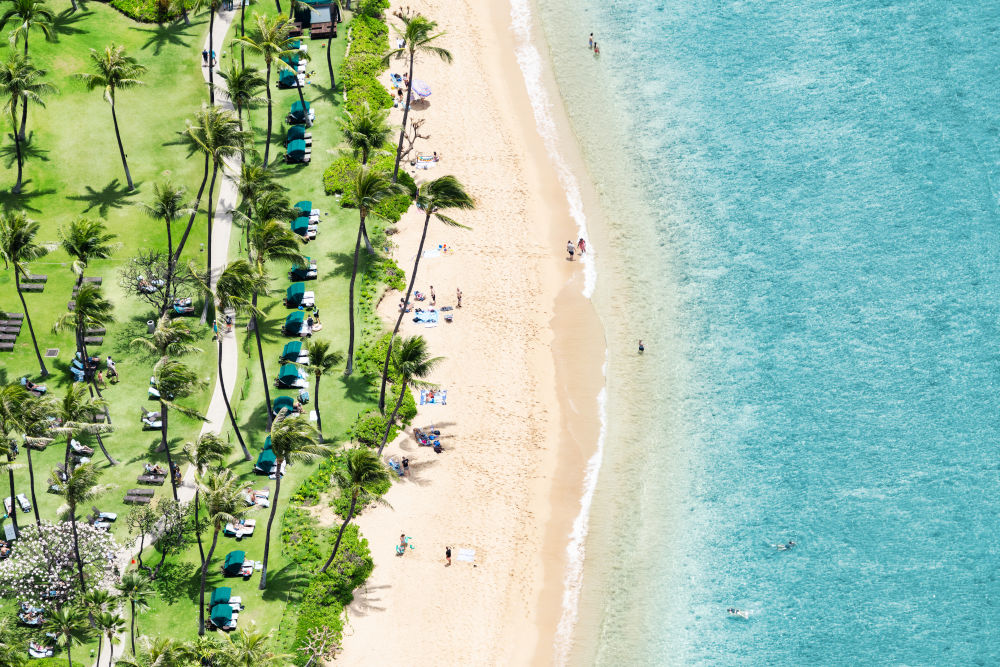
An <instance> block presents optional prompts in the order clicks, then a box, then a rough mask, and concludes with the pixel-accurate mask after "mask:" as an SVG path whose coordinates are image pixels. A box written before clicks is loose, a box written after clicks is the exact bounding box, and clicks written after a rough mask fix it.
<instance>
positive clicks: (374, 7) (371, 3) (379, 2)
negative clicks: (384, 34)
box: [358, 0, 389, 17]
mask: <svg viewBox="0 0 1000 667" xmlns="http://www.w3.org/2000/svg"><path fill="white" fill-rule="evenodd" d="M358 4H359V6H358V14H360V15H361V16H364V17H380V16H382V12H383V11H385V10H386V9H389V0H361V2H360V3H358Z"/></svg>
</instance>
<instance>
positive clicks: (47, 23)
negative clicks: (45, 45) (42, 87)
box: [0, 0, 55, 141]
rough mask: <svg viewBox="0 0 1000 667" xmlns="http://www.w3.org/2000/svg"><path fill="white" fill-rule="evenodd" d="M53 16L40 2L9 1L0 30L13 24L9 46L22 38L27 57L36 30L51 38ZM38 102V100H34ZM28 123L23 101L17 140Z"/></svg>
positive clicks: (22, 135)
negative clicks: (29, 43)
mask: <svg viewBox="0 0 1000 667" xmlns="http://www.w3.org/2000/svg"><path fill="white" fill-rule="evenodd" d="M54 19H55V14H53V13H52V10H51V9H49V7H48V6H47V5H46V4H45V3H44V2H42V1H41V0H11V7H10V9H8V10H7V11H6V12H4V13H3V15H2V16H0V29H3V28H6V27H7V24H8V23H12V24H14V29H13V30H11V31H10V43H11V46H14V45H16V44H17V41H18V40H19V39H21V38H22V37H23V38H24V57H25V59H27V57H28V35H29V34H30V32H31V31H32V30H33V29H35V28H37V29H38V31H39V32H41V33H42V34H43V35H44V36H45V39H51V38H52V28H53V25H52V22H53V20H54ZM35 101H38V100H35ZM27 123H28V100H27V99H25V101H24V106H23V107H22V109H21V129H20V130H17V128H15V130H14V131H15V132H16V133H17V138H19V139H20V140H21V141H24V136H25V135H24V129H25V126H26V125H27Z"/></svg>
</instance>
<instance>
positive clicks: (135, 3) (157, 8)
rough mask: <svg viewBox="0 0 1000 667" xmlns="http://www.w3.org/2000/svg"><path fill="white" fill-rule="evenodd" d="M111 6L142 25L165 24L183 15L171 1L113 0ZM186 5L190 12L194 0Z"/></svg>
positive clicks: (186, 0)
mask: <svg viewBox="0 0 1000 667" xmlns="http://www.w3.org/2000/svg"><path fill="white" fill-rule="evenodd" d="M109 4H110V5H111V6H112V7H114V8H115V9H117V10H118V11H120V12H121V13H122V14H124V15H125V16H128V17H129V18H132V19H135V20H136V21H140V22H142V23H164V22H166V21H168V20H173V19H176V18H179V17H180V15H181V13H180V12H179V11H177V10H176V9H175V8H174V6H173V3H172V2H170V1H169V0H111V2H110V3H109ZM184 4H185V5H187V8H188V10H189V11H190V9H191V7H192V6H194V0H185V2H184Z"/></svg>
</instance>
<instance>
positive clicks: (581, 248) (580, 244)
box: [576, 238, 587, 257]
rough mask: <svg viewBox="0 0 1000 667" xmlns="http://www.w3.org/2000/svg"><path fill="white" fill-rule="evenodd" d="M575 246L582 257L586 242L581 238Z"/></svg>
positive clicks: (585, 250)
mask: <svg viewBox="0 0 1000 667" xmlns="http://www.w3.org/2000/svg"><path fill="white" fill-rule="evenodd" d="M576 248H577V250H579V251H580V257H583V254H584V253H585V252H587V242H586V241H584V240H583V238H581V239H580V240H579V241H577V242H576Z"/></svg>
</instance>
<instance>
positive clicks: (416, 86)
mask: <svg viewBox="0 0 1000 667" xmlns="http://www.w3.org/2000/svg"><path fill="white" fill-rule="evenodd" d="M410 88H411V89H412V90H413V92H415V93H416V94H417V95H419V96H420V97H430V95H431V87H430V85H428V84H427V82H426V81H421V80H420V79H414V80H413V83H412V84H411V85H410Z"/></svg>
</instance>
